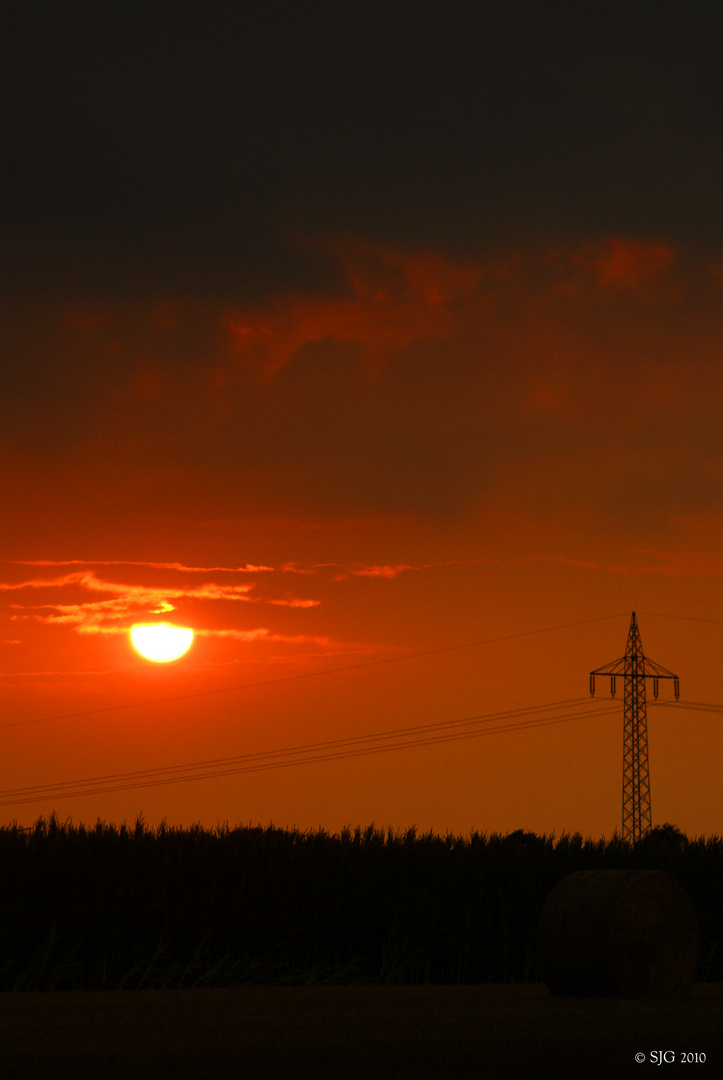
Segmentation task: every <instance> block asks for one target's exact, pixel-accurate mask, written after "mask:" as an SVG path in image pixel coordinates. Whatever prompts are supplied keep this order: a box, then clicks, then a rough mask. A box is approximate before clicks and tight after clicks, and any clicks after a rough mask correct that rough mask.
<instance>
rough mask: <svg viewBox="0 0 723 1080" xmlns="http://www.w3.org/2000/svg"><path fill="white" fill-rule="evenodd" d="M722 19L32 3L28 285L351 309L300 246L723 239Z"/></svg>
mask: <svg viewBox="0 0 723 1080" xmlns="http://www.w3.org/2000/svg"><path fill="white" fill-rule="evenodd" d="M719 35H720V17H719V15H718V13H717V12H716V11H715V9H714V7H711V6H707V5H699V6H698V7H694V8H686V9H683V8H681V7H680V6H677V5H675V6H673V5H670V6H667V5H662V6H661V5H660V4H655V5H652V4H647V3H640V4H636V5H625V6H623V5H620V6H618V5H616V4H606V5H584V6H582V7H580V8H578V9H574V8H571V6H570V5H569V4H546V5H529V4H518V3H507V4H504V5H497V4H488V3H461V4H457V5H454V6H453V7H452V8H441V7H434V6H431V7H430V6H428V7H424V8H420V7H419V6H418V5H406V4H402V5H384V6H381V5H375V4H370V5H363V6H361V7H349V6H339V5H336V6H332V5H325V4H321V5H314V6H313V7H312V8H305V7H300V6H299V5H290V4H282V3H269V4H264V5H262V6H258V7H252V6H249V5H224V6H222V7H215V6H212V7H210V8H205V7H204V8H203V9H201V8H195V9H186V8H184V9H183V10H182V9H181V8H179V7H177V6H167V5H150V6H149V7H146V8H145V9H143V10H136V9H130V8H127V7H126V8H123V7H117V8H107V7H105V6H100V7H95V8H91V7H88V6H85V5H73V4H71V5H63V7H62V10H61V9H60V8H57V9H52V8H45V9H42V10H41V9H38V8H34V7H29V6H27V5H16V6H15V7H14V9H13V10H12V11H11V12H10V14H9V15H8V16H7V35H6V46H7V54H8V67H7V74H6V78H7V81H8V86H9V91H10V99H11V108H10V110H9V113H10V116H9V120H10V130H9V132H8V134H7V136H6V139H5V144H6V152H7V155H8V167H7V170H6V175H7V196H6V199H5V205H6V212H7V222H6V229H7V236H8V250H9V252H10V259H11V273H10V284H11V287H14V288H15V289H18V288H19V289H21V290H28V291H32V292H33V293H35V294H36V295H37V293H38V292H39V291H43V290H44V291H45V292H46V293H48V294H50V295H62V296H64V297H69V296H71V297H72V296H75V297H78V296H81V297H84V298H87V297H88V296H89V295H90V294H93V295H96V296H100V297H105V298H106V299H107V298H112V299H115V300H118V299H120V298H122V297H126V298H130V299H133V298H135V299H138V298H139V297H142V296H148V295H161V296H166V295H168V294H169V293H171V294H175V295H178V294H183V295H195V296H197V297H198V296H204V297H206V298H209V297H216V298H225V299H234V298H235V299H237V300H243V301H248V300H254V299H256V300H258V299H261V298H264V297H268V296H270V295H273V294H275V293H277V292H279V291H284V290H286V289H290V288H301V287H303V288H305V289H306V290H312V291H313V290H315V289H316V290H318V291H322V292H326V291H328V289H329V288H330V287H331V286H332V284H333V281H334V277H333V267H332V266H331V265H330V262H329V260H328V259H327V258H325V257H324V254H323V252H321V251H320V250H318V249H311V248H308V247H307V248H303V249H300V248H299V247H298V246H295V245H294V243H293V240H292V238H293V237H294V236H297V235H298V234H299V233H302V234H307V235H327V234H329V233H336V232H339V231H345V232H352V233H355V234H357V235H365V236H368V237H370V238H373V239H376V240H377V241H380V240H384V241H387V242H395V243H399V244H403V245H405V246H407V247H411V246H414V245H420V246H422V247H424V248H428V247H436V248H437V249H439V250H445V251H447V252H448V253H456V254H457V255H458V256H461V255H462V254H464V253H467V254H473V255H480V254H481V253H482V252H484V251H487V250H489V248H490V247H494V246H495V245H500V244H501V245H505V246H508V245H509V244H511V243H520V242H524V243H529V242H530V241H531V240H542V239H544V240H549V238H550V237H552V236H554V237H556V238H558V239H565V240H567V241H571V240H575V241H578V240H579V239H580V238H581V237H584V236H590V235H598V234H623V235H630V234H634V235H649V236H657V237H662V238H667V239H676V238H677V239H681V240H695V241H697V242H699V243H703V244H708V245H713V246H716V245H717V246H718V247H720V245H721V243H723V219H722V217H721V203H720V197H719V192H720V190H721V189H723V150H722V149H721V147H722V146H723V143H722V142H721V131H720V113H719V109H718V102H719V101H720V98H721V92H722V91H723V86H722V83H723V76H722V75H721V69H720V64H719V56H718V49H717V42H719V41H720V36H719Z"/></svg>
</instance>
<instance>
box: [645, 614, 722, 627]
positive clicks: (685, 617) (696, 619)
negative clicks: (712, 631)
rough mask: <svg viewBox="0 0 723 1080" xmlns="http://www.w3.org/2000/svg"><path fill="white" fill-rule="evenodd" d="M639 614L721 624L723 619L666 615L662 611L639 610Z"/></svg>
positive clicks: (656, 617) (657, 617)
mask: <svg viewBox="0 0 723 1080" xmlns="http://www.w3.org/2000/svg"><path fill="white" fill-rule="evenodd" d="M639 614H640V615H651V616H652V617H653V618H655V619H682V620H683V622H707V623H719V624H721V625H723V619H702V618H700V616H698V615H666V614H663V612H662V611H641V612H640V613H639Z"/></svg>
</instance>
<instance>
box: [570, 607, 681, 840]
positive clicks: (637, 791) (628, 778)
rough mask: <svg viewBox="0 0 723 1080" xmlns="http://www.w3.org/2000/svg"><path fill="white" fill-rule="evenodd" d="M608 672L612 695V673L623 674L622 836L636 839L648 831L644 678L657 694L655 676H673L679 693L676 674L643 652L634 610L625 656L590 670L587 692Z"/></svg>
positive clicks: (648, 793)
mask: <svg viewBox="0 0 723 1080" xmlns="http://www.w3.org/2000/svg"><path fill="white" fill-rule="evenodd" d="M596 675H609V676H610V694H611V696H612V697H615V677H616V675H622V676H624V678H625V694H624V698H625V702H624V716H625V724H624V730H623V840H632V842H633V843H634V844H635V843H636V842H637V841H638V840H642V838H643V837H644V836H645V835H646V834H647V833H649V832H650V829H651V823H650V777H649V775H648V721H647V715H646V711H645V680H646V679H652V680H653V695H654V697H656V698H657V696H658V680H659V679H673V680H674V683H673V685H674V688H675V697H676V700H677V698H678V697H680V683H679V681H678V676H677V675H674V674H673V672H672V671H668V669H667V668H664V667H661V665H660V664H656V663H655V662H654V661H653V660H649V659H648V658H647V656H645V655H644V654H643V645H642V642H641V640H640V630H639V629H638V621H637V619H636V618H635V612H633V617H632V619H631V620H630V630H629V631H628V644H627V648H626V649H625V656H622V657H621V658H620V659H619V660H613V662H612V664H606V665H605V666H604V667H600V668H596V669H595V671H591V672H590V693H591V694H593V695H594V693H595V676H596Z"/></svg>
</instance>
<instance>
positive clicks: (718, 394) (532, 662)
mask: <svg viewBox="0 0 723 1080" xmlns="http://www.w3.org/2000/svg"><path fill="white" fill-rule="evenodd" d="M151 7H152V6H151ZM372 7H373V5H372ZM272 8H273V5H271V6H269V9H268V10H267V9H266V8H264V9H263V10H261V9H259V11H258V12H257V13H256V14H253V13H250V12H247V11H246V9H245V8H243V6H241V7H239V8H237V7H233V6H232V7H231V8H229V9H228V11H227V12H225V13H219V14H218V15H217V16H216V15H209V14H207V13H204V12H201V11H200V9H199V11H198V12H191V11H189V12H187V13H184V12H183V11H182V10H181V9H179V10H178V12H176V14H175V17H174V19H173V20H171V21H168V20H166V19H165V18H160V16H159V15H158V14H157V13H156V12H155V10H151V8H149V9H148V10H146V11H145V12H144V13H142V14H141V15H138V16H135V15H133V14H132V13H131V12H130V10H129V11H125V10H121V9H118V10H117V11H115V10H114V11H112V12H111V11H107V12H106V11H105V9H99V10H98V12H97V13H96V14H94V15H93V16H92V17H88V18H83V19H79V18H76V16H75V15H74V14H73V13H71V12H64V13H63V14H62V17H61V15H60V14H55V13H53V12H48V13H47V14H46V16H44V20H37V19H35V17H34V16H33V15H32V13H29V10H28V12H25V10H24V9H22V10H21V9H20V8H18V10H17V11H16V12H15V13H14V14H13V17H12V20H11V22H12V26H11V27H10V28H9V30H8V34H9V39H8V40H9V50H8V51H9V53H10V55H11V57H12V64H11V66H12V70H11V71H10V73H9V83H10V85H12V87H13V88H14V89H13V92H14V94H15V97H14V98H13V104H12V107H11V109H10V113H11V122H10V129H11V130H10V132H9V134H8V142H9V155H8V156H9V160H10V163H11V165H10V168H9V176H8V192H9V195H8V199H7V207H6V208H4V209H3V213H4V214H5V218H6V221H5V232H6V236H7V244H6V255H7V261H8V269H9V272H8V273H6V274H5V276H4V278H3V283H2V297H3V302H4V303H3V311H4V314H3V320H4V321H3V355H4V358H5V359H4V361H3V367H2V371H1V372H0V374H1V375H2V394H1V397H0V407H1V412H0V508H1V509H0V560H1V561H0V620H1V625H0V695H2V696H1V698H0V700H1V702H2V718H1V720H0V739H1V740H2V741H3V752H2V754H0V763H1V764H0V803H2V805H3V811H4V815H5V819H6V820H13V819H17V820H18V821H20V822H21V823H23V824H29V823H31V822H32V821H34V820H35V819H36V818H37V817H38V816H39V815H40V814H44V815H46V816H47V815H48V814H50V813H51V812H52V811H53V810H54V809H55V810H56V811H57V812H58V814H59V815H60V817H61V819H63V820H64V819H65V818H67V817H68V816H71V817H72V818H73V819H74V820H75V821H79V820H83V821H90V822H94V821H95V820H96V819H97V818H98V817H101V818H103V819H105V820H108V821H111V820H112V821H116V822H120V821H122V820H129V821H131V820H134V819H135V817H136V816H137V814H138V813H140V812H141V811H142V812H143V814H144V816H145V818H146V820H147V821H148V822H149V823H153V824H157V823H158V822H159V821H160V820H161V819H162V818H164V817H165V818H166V819H167V820H168V822H169V823H175V824H186V825H188V824H190V823H192V822H194V821H201V822H202V823H203V824H204V825H206V826H213V825H215V824H216V823H217V822H218V821H226V820H228V821H229V822H230V823H235V822H238V821H241V822H249V821H251V822H253V823H256V822H261V823H262V824H265V823H268V822H269V821H273V822H274V823H276V824H278V825H294V824H296V825H297V826H299V827H316V826H319V825H322V826H324V827H326V828H328V829H331V830H338V829H340V828H341V827H342V826H344V825H345V824H352V825H356V824H368V823H370V822H374V823H375V824H377V825H379V826H382V825H393V826H394V827H399V828H403V827H406V826H409V825H411V824H416V825H417V827H418V828H420V829H429V828H433V829H435V830H438V831H441V832H444V831H445V830H446V829H451V830H453V831H456V832H463V833H464V832H468V831H469V830H470V829H472V828H475V829H480V830H487V831H491V830H500V831H507V830H512V829H515V828H524V829H532V830H535V831H537V832H542V831H547V832H549V831H552V830H555V831H556V832H557V833H558V834H559V833H560V832H561V831H562V830H570V831H575V830H579V831H581V832H583V833H585V834H590V835H594V836H600V835H603V834H605V835H610V834H611V833H612V831H613V829H614V828H615V827H617V828H620V825H621V788H622V698H621V694H622V691H621V690H620V692H619V695H618V698H617V700H616V708H617V712H616V713H610V714H608V713H607V712H605V711H604V709H605V707H606V704H607V703H608V702H607V696H606V695H607V688H606V687H605V685H604V681H603V682H601V684H600V687H599V691H598V699H599V700H598V703H596V704H595V708H596V709H597V710H598V714H596V715H593V716H582V715H580V716H579V717H577V718H574V719H571V720H570V721H569V722H564V723H559V724H550V725H546V726H539V727H528V728H524V729H518V730H509V731H507V732H496V733H493V734H490V735H488V736H480V737H475V738H470V739H464V740H459V741H450V742H439V743H435V744H430V745H423V746H415V747H407V748H405V749H400V750H395V751H390V752H387V753H381V754H368V755H357V756H349V757H345V758H340V759H335V760H324V761H316V762H308V761H307V762H305V763H304V764H298V765H294V766H290V767H285V768H276V769H266V770H262V771H253V772H250V771H246V772H243V773H236V774H229V775H214V776H213V777H210V778H206V779H197V780H193V781H188V782H183V783H173V784H164V785H158V786H148V787H144V788H136V789H132V788H129V789H124V790H118V791H113V792H111V791H97V792H95V793H93V794H88V793H84V794H77V793H76V794H74V795H73V796H72V797H70V798H61V797H60V795H61V793H62V792H61V790H60V789H58V790H57V791H55V793H53V790H50V789H49V790H47V791H45V792H44V793H39V792H37V791H36V792H35V793H34V794H33V796H32V798H33V801H32V802H14V801H13V800H15V799H19V798H21V797H23V792H22V791H20V789H25V788H33V787H34V788H38V787H39V786H40V785H51V784H56V783H57V784H63V783H66V782H70V781H80V780H84V779H86V778H92V777H107V776H110V775H111V774H116V773H129V774H141V773H142V772H143V771H144V770H155V769H163V768H167V767H170V766H176V765H178V766H182V765H186V764H189V763H194V762H204V761H212V760H214V761H215V760H217V759H218V762H219V764H218V765H217V766H214V768H215V770H216V773H220V772H221V771H222V770H223V769H225V768H230V767H231V766H229V765H226V766H225V765H223V764H222V763H221V759H231V758H236V757H240V756H242V755H252V754H259V755H261V754H266V753H270V752H273V751H277V750H282V749H285V748H288V747H298V746H301V745H308V744H314V743H325V742H329V741H333V740H343V739H361V738H362V737H363V736H369V735H372V734H374V733H378V732H384V731H391V730H397V729H406V728H413V727H417V726H420V725H432V724H441V723H448V722H452V721H457V720H461V719H463V718H467V717H472V716H480V715H483V714H484V715H486V714H491V713H501V714H510V713H511V711H512V710H517V709H526V708H530V707H533V706H538V705H544V704H546V703H554V702H564V701H568V700H571V699H578V698H579V699H581V701H580V703H579V704H576V705H575V706H573V707H572V708H573V711H576V712H578V713H582V712H585V711H587V709H586V701H585V698H586V695H587V693H588V673H589V671H590V670H591V669H593V668H596V667H599V666H601V665H603V664H605V663H608V662H610V661H612V660H614V659H615V658H616V657H618V656H621V655H622V654H623V652H624V649H625V643H626V638H627V630H628V624H629V621H630V613H631V612H632V611H633V610H635V611H636V612H637V613H638V616H639V622H640V628H641V634H642V641H643V645H644V648H645V649H646V651H647V652H648V653H649V654H650V656H651V657H652V658H653V659H654V660H656V661H658V662H659V663H661V664H663V665H664V666H665V667H667V668H669V669H671V670H672V671H674V672H675V673H676V674H678V675H679V676H680V681H681V700H682V701H698V702H708V703H713V704H721V705H723V691H722V690H721V687H720V685H719V671H720V660H719V657H720V649H721V628H722V627H723V621H722V620H723V614H722V605H721V599H722V590H721V580H722V575H723V554H722V553H723V505H722V503H721V490H722V488H721V485H722V483H723V445H722V443H721V423H720V417H721V403H722V400H723V395H722V391H723V374H722V371H723V368H722V366H721V355H722V352H721V343H722V342H723V218H722V217H721V200H720V191H721V190H723V156H722V155H721V152H720V146H721V141H720V130H719V126H720V125H719V115H720V114H719V109H718V104H717V103H718V101H719V100H720V93H721V92H723V85H722V84H721V83H722V79H723V76H721V69H720V62H719V56H718V50H717V49H716V48H714V46H713V43H714V41H715V40H716V38H715V35H713V34H712V33H711V27H710V26H709V25H708V21H709V13H707V12H706V11H703V9H702V8H701V9H700V10H696V11H692V12H690V13H688V12H686V13H685V14H682V9H681V13H679V14H676V13H673V11H672V9H671V12H667V11H665V12H663V11H659V10H656V18H655V20H652V21H651V20H650V19H649V18H648V17H647V16H646V14H645V9H644V6H643V7H641V8H637V7H632V8H630V10H626V12H625V13H624V14H617V13H616V12H614V11H613V10H612V9H610V10H609V11H607V12H606V13H605V14H604V15H603V14H602V13H601V15H600V18H592V17H591V16H590V15H589V14H588V11H587V9H584V10H583V9H582V8H581V9H580V11H579V12H574V13H573V12H570V10H569V5H566V7H565V9H564V17H562V16H561V15H560V12H558V11H557V9H556V8H555V5H554V4H553V5H552V6H550V5H547V6H545V7H539V8H534V9H533V8H530V9H529V11H527V10H526V11H525V15H524V17H519V18H518V16H517V15H516V14H515V11H516V9H515V8H514V5H512V6H505V5H500V6H498V8H497V9H494V10H493V8H490V6H489V5H469V6H465V5H462V6H461V7H460V10H459V12H458V13H457V15H456V16H455V18H450V16H449V15H448V14H447V13H446V11H444V10H443V9H441V8H440V9H438V10H437V9H431V8H430V9H429V11H427V10H426V9H425V10H424V11H422V10H421V9H420V11H419V13H418V16H417V18H415V20H414V24H413V25H410V24H409V20H408V18H407V17H406V16H405V15H404V14H403V12H402V10H401V9H399V10H397V9H395V8H393V7H392V8H389V9H388V10H386V11H385V14H384V18H383V19H381V17H378V16H377V15H376V14H375V13H374V12H373V11H372V8H371V7H364V8H359V9H358V10H357V9H353V10H352V9H349V10H348V11H346V9H339V11H338V12H335V13H334V14H329V16H328V17H324V18H321V17H320V18H319V20H318V21H313V20H308V19H306V18H305V17H304V15H303V13H302V12H300V11H296V10H294V11H291V10H290V11H289V12H288V17H287V18H286V19H285V20H283V21H281V22H279V20H278V19H275V18H274V15H273V11H272V10H271V9H272ZM380 19H381V21H380ZM68 56H72V57H73V62H72V64H69V63H68V60H67V57H68ZM153 619H157V620H163V621H170V622H174V623H176V624H177V625H179V626H189V627H192V628H193V629H194V630H195V631H196V638H195V642H194V644H193V646H192V648H191V650H190V651H189V652H188V654H187V655H186V656H185V657H183V658H182V659H181V660H179V661H177V662H174V663H170V664H168V665H154V664H152V663H150V662H148V661H146V660H143V659H142V658H141V657H140V656H139V655H138V654H137V653H136V652H135V651H134V650H133V648H132V646H131V644H130V641H129V634H128V632H129V630H130V627H131V626H132V625H133V624H134V623H136V622H147V621H149V620H153ZM591 620H592V621H591ZM457 646H465V647H461V648H456V647H457ZM416 654H421V655H416ZM669 690H670V688H669V687H667V686H663V687H661V698H666V697H669V696H670V694H669ZM560 708H562V706H560ZM601 710H602V711H601ZM563 711H564V710H563ZM530 715H532V714H530ZM539 715H540V716H542V715H543V714H539ZM544 715H545V716H548V714H544ZM559 716H560V713H559V709H558V711H557V712H555V711H554V710H553V712H552V713H551V714H549V716H548V718H552V719H555V718H559ZM485 722H486V721H485ZM512 722H513V717H511V716H510V715H506V717H503V719H502V720H500V723H505V724H511V723H512ZM490 723H491V722H490ZM492 726H494V725H492ZM498 726H499V725H498ZM649 735H650V782H651V799H652V817H653V822H654V823H657V824H662V823H663V822H665V821H669V822H671V823H673V824H675V825H677V826H678V827H680V828H682V829H684V830H686V831H687V832H688V833H689V834H701V833H706V834H710V833H715V832H717V833H719V834H720V833H721V832H723V804H722V803H721V798H720V791H719V787H720V785H719V782H718V778H719V775H720V771H721V762H722V760H723V727H722V726H721V723H720V714H717V713H705V712H701V711H696V710H693V709H690V708H688V709H687V710H686V709H685V708H678V709H677V710H676V709H672V708H664V707H662V706H661V707H656V708H653V707H652V706H651V708H650V710H649ZM352 745H356V746H362V745H364V744H362V743H355V744H351V743H350V744H347V748H349V747H351V746H352ZM250 760H251V759H247V760H246V765H248V764H249V761H250ZM256 760H257V762H258V761H261V758H258V759H256ZM264 760H267V759H264ZM239 767H240V766H239ZM149 776H150V773H149ZM128 782H129V783H130V782H132V778H130V779H129V781H128ZM136 782H140V779H139V776H136ZM100 786H105V787H108V786H110V782H108V783H105V782H104V784H102V785H100ZM16 789H17V790H16Z"/></svg>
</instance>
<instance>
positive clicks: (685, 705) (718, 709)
mask: <svg viewBox="0 0 723 1080" xmlns="http://www.w3.org/2000/svg"><path fill="white" fill-rule="evenodd" d="M648 704H649V705H653V706H659V705H662V706H663V707H664V708H666V709H669V708H672V709H686V710H692V711H693V712H714V713H723V705H710V704H708V703H707V702H705V701H650V702H648Z"/></svg>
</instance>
